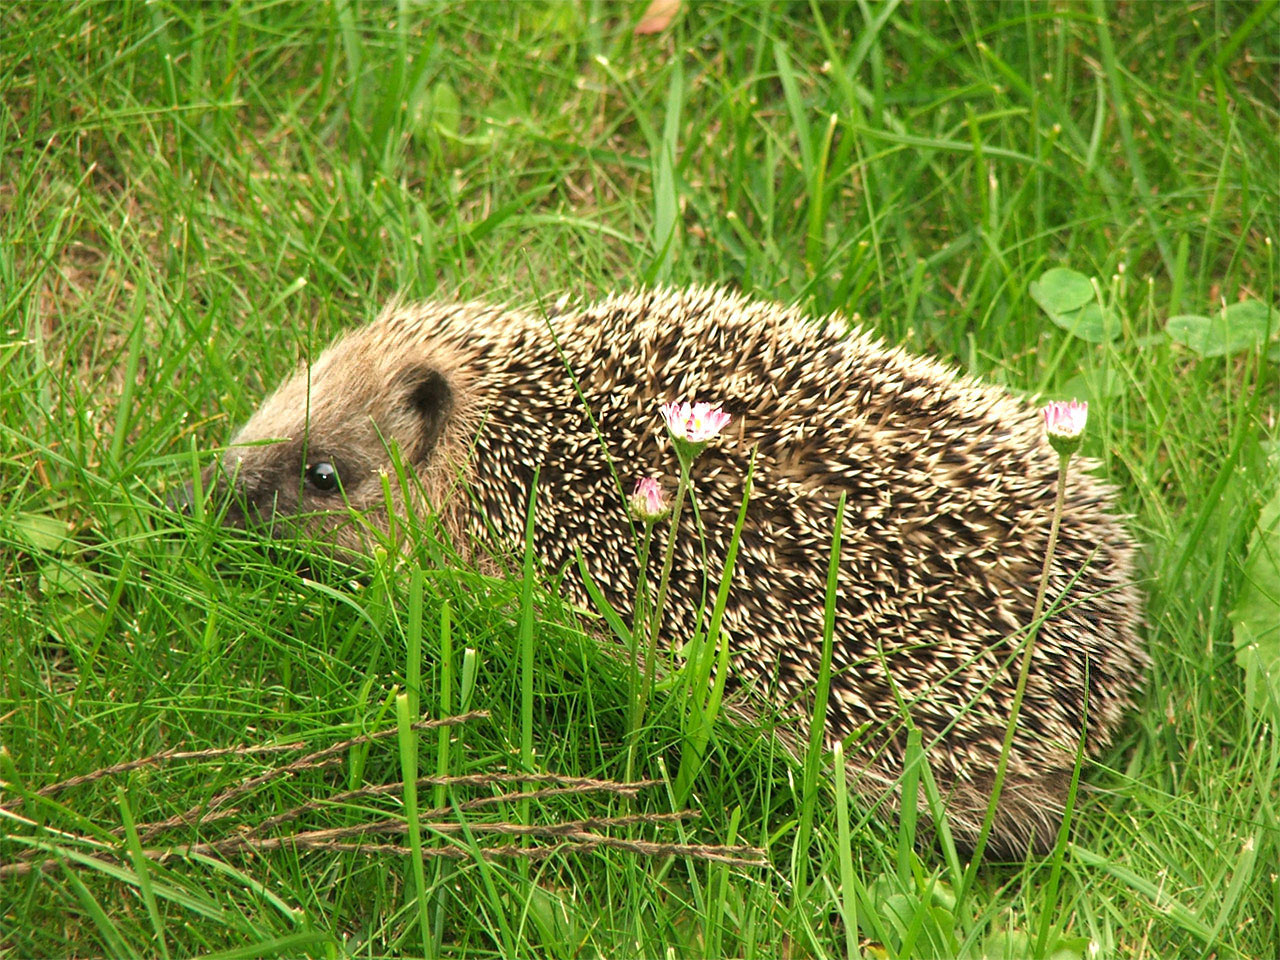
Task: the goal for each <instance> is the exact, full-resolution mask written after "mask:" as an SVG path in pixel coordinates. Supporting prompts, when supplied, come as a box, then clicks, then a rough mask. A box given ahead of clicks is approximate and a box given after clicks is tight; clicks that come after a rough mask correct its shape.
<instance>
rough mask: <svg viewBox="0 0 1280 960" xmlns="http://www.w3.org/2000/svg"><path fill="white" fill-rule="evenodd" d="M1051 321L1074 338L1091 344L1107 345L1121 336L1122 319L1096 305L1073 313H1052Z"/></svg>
mask: <svg viewBox="0 0 1280 960" xmlns="http://www.w3.org/2000/svg"><path fill="white" fill-rule="evenodd" d="M1049 319H1050V320H1052V321H1053V322H1054V323H1056V324H1057V325H1058V326H1060V327H1061V328H1062V329H1063V330H1066V331H1067V332H1068V333H1070V334H1071V335H1072V336H1074V337H1079V338H1080V339H1081V340H1088V341H1089V342H1090V343H1107V342H1108V341H1111V340H1114V339H1115V338H1116V337H1118V336H1120V318H1119V317H1117V316H1116V315H1115V314H1114V313H1111V312H1110V311H1108V310H1103V309H1102V308H1101V307H1100V306H1098V305H1097V304H1096V303H1087V304H1085V305H1084V306H1083V307H1082V308H1081V309H1079V310H1073V311H1072V312H1071V313H1051V314H1049Z"/></svg>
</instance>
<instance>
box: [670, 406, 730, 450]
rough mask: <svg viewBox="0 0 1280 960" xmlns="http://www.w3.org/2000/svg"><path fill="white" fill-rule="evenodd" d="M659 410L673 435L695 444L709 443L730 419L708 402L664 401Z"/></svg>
mask: <svg viewBox="0 0 1280 960" xmlns="http://www.w3.org/2000/svg"><path fill="white" fill-rule="evenodd" d="M661 412H662V419H663V420H664V421H665V422H666V424H667V429H668V430H670V431H671V435H672V436H673V437H675V438H676V439H677V440H683V441H684V442H685V443H690V444H695V445H702V444H707V443H710V442H711V441H712V440H714V439H715V438H716V437H717V436H719V434H720V431H721V430H723V429H724V428H725V426H726V425H728V423H729V421H730V420H731V419H732V417H730V416H729V414H727V413H725V412H724V411H723V410H722V409H720V408H719V407H715V406H712V405H711V404H709V403H680V402H679V401H672V402H671V403H664V404H663V405H662V407H661Z"/></svg>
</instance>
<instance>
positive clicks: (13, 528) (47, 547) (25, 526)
mask: <svg viewBox="0 0 1280 960" xmlns="http://www.w3.org/2000/svg"><path fill="white" fill-rule="evenodd" d="M4 536H5V537H6V538H9V537H12V538H13V539H14V540H17V541H18V542H19V543H21V544H23V545H24V546H27V547H31V548H33V549H36V550H40V551H43V552H45V553H56V552H57V551H58V550H60V549H62V548H63V547H64V546H66V545H67V544H68V543H69V542H70V541H71V537H70V536H68V533H67V524H66V522H65V521H63V520H59V519H58V518H57V517H51V516H49V515H48V514H44V513H18V514H15V515H14V516H12V517H9V519H8V520H7V521H5V522H4Z"/></svg>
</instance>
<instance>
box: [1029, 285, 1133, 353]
mask: <svg viewBox="0 0 1280 960" xmlns="http://www.w3.org/2000/svg"><path fill="white" fill-rule="evenodd" d="M1030 290H1031V298H1032V299H1033V300H1035V302H1036V303H1038V304H1040V308H1041V309H1042V310H1044V312H1045V313H1047V314H1048V315H1049V319H1050V320H1052V321H1053V322H1054V323H1056V324H1057V325H1058V326H1060V327H1061V328H1062V329H1063V330H1066V331H1067V332H1068V333H1070V334H1071V335H1072V336H1075V337H1079V338H1080V339H1081V340H1088V341H1089V342H1090V343H1106V342H1107V341H1109V340H1114V339H1115V338H1116V337H1118V336H1120V318H1119V317H1117V316H1116V315H1115V314H1113V313H1111V312H1110V311H1107V310H1104V309H1103V308H1102V307H1100V306H1099V305H1098V303H1097V300H1096V299H1095V297H1094V292H1093V284H1092V283H1091V282H1090V280H1089V278H1088V277H1086V276H1085V275H1084V274H1083V273H1077V272H1076V271H1074V270H1068V269H1067V268H1066V267H1054V268H1053V269H1052V270H1046V271H1045V272H1044V274H1043V275H1042V276H1041V277H1040V279H1039V280H1033V281H1032V282H1031V287H1030Z"/></svg>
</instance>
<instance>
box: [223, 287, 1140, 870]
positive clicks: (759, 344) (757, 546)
mask: <svg viewBox="0 0 1280 960" xmlns="http://www.w3.org/2000/svg"><path fill="white" fill-rule="evenodd" d="M679 398H697V399H699V400H706V401H713V402H715V403H717V404H719V405H720V406H722V407H723V408H724V409H725V410H726V411H727V412H728V413H730V414H731V415H732V416H733V418H734V422H733V424H732V426H731V429H730V430H729V431H728V432H727V435H726V436H725V437H722V438H721V439H720V441H719V442H718V443H716V444H714V445H712V446H711V447H710V449H708V450H707V451H706V452H705V453H704V454H703V455H702V456H701V457H700V458H699V460H698V461H697V463H696V464H695V467H694V493H695V496H696V501H697V506H698V509H699V511H700V516H701V520H702V527H703V531H704V537H705V539H704V540H702V541H700V539H699V536H698V533H697V529H696V526H695V520H694V517H693V514H692V511H691V510H690V509H689V508H687V507H686V509H685V510H684V511H683V516H682V517H681V518H680V520H679V530H678V533H677V537H678V539H677V543H676V545H675V553H674V567H673V573H672V577H671V583H672V590H671V596H670V598H669V601H668V608H667V609H668V612H667V615H666V618H665V620H664V624H663V635H664V637H665V638H666V639H667V641H669V642H673V643H674V642H682V641H683V640H684V639H686V638H688V637H689V636H691V635H692V634H693V631H694V630H695V629H696V625H697V622H698V619H699V615H700V614H701V613H702V612H703V603H704V583H705V582H706V581H705V577H706V576H707V575H708V571H710V572H711V575H713V576H714V575H716V574H718V572H719V571H721V570H722V569H723V565H724V560H725V555H726V551H727V550H728V548H729V544H730V539H731V535H732V532H733V528H734V521H735V519H736V516H737V513H738V511H739V509H740V506H741V503H742V499H743V485H744V482H745V478H746V476H747V472H748V468H749V466H750V467H751V469H752V471H753V472H752V478H753V480H752V490H751V496H750V501H749V505H748V509H747V513H746V518H745V521H744V524H743V527H742V531H741V535H740V543H739V553H738V556H737V562H736V569H735V573H734V577H733V586H732V589H731V593H730V597H729V603H728V607H727V608H726V609H725V611H724V617H723V623H724V626H725V628H726V629H727V631H728V635H729V637H730V638H731V644H732V655H731V663H732V667H731V671H732V676H733V683H734V685H735V687H736V688H737V689H738V690H739V691H740V692H741V693H742V694H743V696H745V698H746V699H747V701H748V702H750V701H751V700H753V699H755V700H757V702H761V701H760V700H759V698H764V700H767V701H771V702H772V703H773V704H776V705H777V707H778V708H779V709H780V710H781V711H783V715H785V713H786V712H787V711H790V712H791V713H792V714H793V715H795V716H804V715H806V712H807V711H809V710H811V709H812V704H813V697H814V690H815V686H816V682H817V676H818V672H819V663H820V657H821V647H822V636H823V626H824V603H823V598H824V595H825V591H826V584H827V575H828V564H829V562H830V559H831V558H830V552H831V549H832V542H833V540H832V535H833V528H834V523H835V518H836V510H837V504H838V501H839V500H840V498H841V497H842V496H843V497H844V498H845V512H844V524H843V529H842V539H841V548H840V549H841V553H840V558H839V568H838V584H837V602H836V607H835V624H834V652H833V658H832V675H831V686H830V696H829V703H828V709H827V714H826V726H825V731H824V732H825V738H826V743H827V745H828V746H833V745H834V744H835V743H836V742H837V741H844V742H845V743H846V751H847V756H848V758H849V759H848V766H849V769H848V775H849V782H850V784H851V785H852V786H853V787H854V788H855V789H856V790H857V791H858V792H859V793H860V794H862V795H863V796H864V797H865V798H866V799H867V800H868V801H869V802H873V803H879V802H887V803H888V804H889V806H890V808H893V806H894V805H895V804H896V803H897V800H898V799H899V798H897V797H896V792H897V791H899V790H900V787H899V784H900V781H901V776H902V766H903V758H904V750H905V744H906V739H907V729H908V720H907V716H904V711H905V713H906V714H907V715H908V716H909V718H910V724H911V725H914V727H916V728H917V729H919V730H920V732H921V737H922V742H923V744H924V746H925V749H926V756H927V758H928V761H929V764H930V767H931V769H932V771H933V774H934V778H935V780H936V782H937V784H938V787H939V790H940V792H941V793H942V795H943V797H944V799H945V808H946V816H947V820H948V825H949V827H950V830H951V833H952V836H953V838H954V840H955V842H956V843H957V845H959V846H960V847H961V848H964V849H972V846H973V844H974V842H975V841H976V838H977V835H978V833H979V829H980V825H981V823H982V820H983V817H984V815H985V814H986V811H987V806H988V802H989V798H990V794H991V791H992V787H993V780H994V777H995V771H996V769H997V765H998V761H999V757H1000V754H1001V748H1002V743H1003V739H1004V736H1005V732H1006V729H1007V726H1008V723H1009V717H1010V706H1011V703H1012V701H1013V698H1014V690H1015V686H1016V682H1017V675H1018V668H1019V660H1020V654H1019V651H1020V649H1021V643H1022V641H1023V639H1024V638H1025V636H1026V634H1025V631H1026V629H1027V627H1028V624H1029V623H1030V621H1031V617H1032V611H1033V605H1034V598H1035V593H1036V588H1037V585H1038V581H1039V577H1040V573H1041V567H1042V564H1043V561H1044V555H1045V552H1046V548H1047V543H1048V538H1049V529H1050V524H1051V520H1052V505H1053V501H1054V497H1055V489H1056V486H1055V485H1056V483H1057V473H1058V457H1057V454H1056V453H1055V452H1054V450H1053V449H1052V448H1051V447H1050V446H1049V444H1048V443H1047V442H1046V440H1045V438H1044V436H1043V430H1042V427H1041V423H1040V419H1039V416H1038V413H1037V411H1036V410H1034V409H1033V408H1032V407H1031V406H1029V405H1028V404H1026V403H1025V402H1023V401H1021V400H1018V399H1015V398H1014V397H1012V396H1011V395H1009V394H1008V393H1007V392H1005V391H1004V390H1001V389H998V388H995V387H992V386H988V385H984V384H982V383H980V382H978V381H977V380H975V379H972V378H970V377H968V376H965V375H963V374H960V373H958V372H957V371H955V370H953V369H951V368H949V367H947V366H946V365H944V364H942V363H939V362H936V361H933V360H929V359H922V358H919V357H916V356H913V355H910V354H908V353H906V352H904V351H902V350H901V349H898V348H894V347H891V346H887V345H885V344H884V343H883V342H881V341H879V340H877V339H875V338H873V337H872V336H870V335H868V334H866V333H864V332H862V331H860V330H857V329H853V328H852V327H851V325H850V324H849V323H847V322H846V321H845V320H844V319H842V318H841V317H840V316H838V315H832V316H828V317H826V318H823V319H820V320H814V319H812V318H810V317H808V316H806V315H805V314H804V313H803V312H802V311H801V310H799V309H797V308H791V307H784V306H780V305H777V304H774V303H769V302H763V301H761V300H757V299H752V298H748V297H744V296H742V295H739V294H734V293H730V292H726V291H724V290H719V289H707V288H693V289H684V290H669V289H660V290H652V289H650V290H641V291H637V292H632V293H627V294H618V295H612V296H609V297H608V298H606V299H604V300H602V301H600V302H597V303H594V304H591V305H586V306H580V305H579V306H572V307H569V306H563V308H562V309H559V311H558V312H554V313H553V314H552V315H548V314H547V313H546V312H542V311H536V310H521V309H512V308H508V307H502V306H492V305H487V304H484V303H475V302H456V303H451V302H436V303H423V304H409V303H404V302H399V301H397V302H393V303H392V304H391V305H389V306H388V307H386V308H385V309H384V310H383V312H382V313H381V314H380V315H379V316H377V318H376V319H375V320H373V321H372V323H370V324H368V325H367V326H364V327H362V328H358V329H355V330H354V331H351V332H348V333H346V334H345V335H342V336H340V337H339V338H338V339H337V340H336V341H335V342H334V343H333V344H332V345H331V346H329V347H328V348H327V349H325V350H324V351H323V352H322V353H321V354H320V356H319V358H318V359H316V360H315V362H314V363H313V364H311V365H310V366H309V367H307V366H304V367H302V368H300V369H299V370H297V371H296V372H295V373H294V374H293V375H292V376H290V377H289V378H288V379H286V380H285V381H284V382H283V383H282V384H281V385H280V386H279V387H278V388H277V389H276V390H275V392H274V393H272V394H271V395H270V396H269V397H268V398H267V399H266V400H265V401H264V402H263V404H262V405H261V407H260V408H259V409H258V410H257V412H255V413H254V414H253V415H252V416H251V417H250V419H249V420H248V422H247V423H245V425H244V426H243V428H242V429H240V431H239V432H238V433H237V434H236V435H235V437H234V439H233V440H232V441H231V443H230V445H229V447H228V448H227V449H226V451H225V452H224V453H223V454H222V455H221V457H220V459H219V461H218V463H217V464H216V465H215V468H214V470H215V484H214V485H215V486H221V487H222V488H223V489H224V490H229V491H233V492H234V494H235V498H234V503H233V505H232V506H231V507H230V508H229V509H228V512H227V519H228V520H229V522H232V523H237V524H244V523H262V522H270V523H271V524H272V526H273V527H277V528H278V527H280V526H281V525H282V524H281V523H280V521H292V524H293V526H292V527H290V528H293V527H296V526H302V527H304V528H305V529H306V530H307V531H308V532H309V534H311V535H314V536H315V537H317V538H318V539H319V540H320V541H323V542H327V543H329V544H331V545H332V547H333V548H334V549H335V550H338V551H349V552H353V553H357V554H359V553H367V552H368V551H369V550H370V549H371V548H370V537H369V531H370V530H371V529H374V530H376V529H379V528H381V529H382V530H384V531H385V530H386V529H387V528H388V524H389V523H390V521H391V517H392V516H393V515H394V514H396V513H399V512H401V511H406V510H413V509H421V508H423V507H429V508H430V509H431V510H433V511H435V514H436V515H437V516H439V517H440V518H442V519H443V520H444V522H445V524H446V526H447V528H448V529H449V530H450V531H451V532H452V533H453V534H454V536H455V538H456V542H458V543H474V544H480V543H487V544H493V543H495V542H496V543H497V544H498V545H499V548H500V549H508V550H516V549H520V548H521V547H522V545H523V543H524V537H525V522H526V515H527V514H526V512H527V509H528V504H529V497H530V491H531V488H532V487H533V486H534V477H535V473H536V476H537V483H536V529H535V533H534V545H535V549H536V551H537V553H538V555H539V557H540V559H541V561H542V563H543V564H544V565H545V569H548V570H565V569H566V568H567V570H568V575H566V576H565V577H563V579H562V581H561V582H562V584H563V590H564V591H565V592H566V594H567V599H569V600H570V601H571V602H573V603H575V604H577V605H579V606H581V607H584V608H588V609H589V608H590V607H591V606H592V601H591V598H590V597H589V595H588V592H587V589H586V586H585V584H584V583H583V582H582V580H581V579H580V577H579V574H578V570H579V568H578V565H577V560H576V557H577V556H578V555H579V554H580V555H581V557H582V558H584V560H585V565H586V567H587V569H588V571H589V574H590V576H591V577H592V578H593V579H594V583H595V584H596V585H597V586H598V587H599V589H600V590H601V592H602V593H603V594H604V596H605V598H606V599H607V600H608V601H609V602H610V603H611V604H612V605H613V606H614V607H615V608H617V609H629V608H630V605H631V603H633V602H634V597H635V591H636V582H637V548H636V537H635V536H634V527H633V526H632V521H631V520H630V519H629V517H628V511H627V501H628V497H627V494H628V491H629V490H630V488H631V485H632V484H634V483H635V482H636V479H637V478H639V477H641V476H651V475H654V474H655V473H657V474H658V475H665V476H666V478H667V484H668V489H670V486H671V483H672V482H673V478H674V477H675V476H676V474H677V471H678V467H677V463H676V457H675V455H674V452H673V451H672V450H671V448H670V446H669V441H668V440H667V438H666V437H665V436H664V434H663V431H662V430H661V429H659V428H658V424H659V419H658V410H659V406H660V404H661V403H662V402H663V401H667V400H672V399H679ZM267 440H272V441H274V442H270V443H265V442H263V441H267ZM753 458H754V462H753ZM1081 463H1082V461H1080V460H1076V461H1074V462H1073V469H1072V471H1071V474H1070V477H1069V479H1068V481H1067V488H1066V502H1065V503H1066V506H1065V511H1064V515H1063V517H1062V521H1061V531H1060V536H1059V541H1058V545H1057V549H1056V552H1055V555H1054V560H1053V564H1052V568H1051V570H1050V577H1049V588H1048V597H1049V599H1050V601H1054V602H1053V603H1052V605H1051V606H1050V613H1049V616H1048V617H1047V619H1046V620H1045V621H1044V622H1043V624H1042V626H1041V627H1040V629H1039V632H1038V634H1037V636H1036V638H1035V643H1034V647H1033V656H1032V660H1031V667H1030V675H1029V680H1028V684H1027V689H1026V694H1025V699H1024V701H1023V706H1022V710H1021V713H1020V715H1019V721H1018V725H1017V732H1016V736H1015V738H1014V740H1013V745H1012V750H1011V752H1010V755H1009V760H1008V769H1007V776H1006V780H1005V782H1004V785H1003V790H1002V792H1001V795H1000V798H999V805H998V808H997V811H996V816H995V820H994V824H993V828H992V831H991V837H990V842H989V846H988V850H989V851H991V852H992V853H993V854H998V855H1003V856H1005V857H1022V856H1025V855H1026V854H1027V852H1028V851H1032V852H1043V851H1044V850H1046V849H1047V847H1048V845H1050V844H1051V843H1052V842H1053V840H1054V838H1055V836H1056V832H1057V830H1058V828H1059V826H1060V823H1061V821H1062V817H1063V814H1064V807H1065V802H1066V796H1067V792H1068V786H1069V783H1070V780H1071V774H1072V770H1073V768H1074V766H1075V763H1076V757H1077V753H1078V749H1079V747H1080V745H1081V738H1082V737H1083V739H1084V744H1083V750H1084V754H1085V755H1086V756H1088V757H1097V756H1098V755H1099V754H1100V753H1102V752H1103V751H1104V750H1105V749H1106V748H1107V747H1108V746H1109V745H1110V744H1111V743H1112V741H1113V738H1114V736H1115V733H1116V731H1117V729H1118V727H1119V725H1120V724H1121V721H1122V718H1123V716H1124V714H1125V711H1126V709H1127V708H1128V707H1129V706H1130V705H1131V700H1132V697H1133V694H1134V692H1135V691H1136V689H1137V688H1138V686H1139V684H1140V683H1141V681H1142V678H1143V674H1144V671H1145V668H1146V665H1147V656H1146V654H1145V652H1144V650H1143V648H1142V645H1141V643H1140V641H1139V638H1138V627H1139V621H1140V617H1141V609H1140V607H1141V605H1140V599H1139V597H1138V594H1137V591H1136V589H1135V586H1134V584H1133V572H1132V571H1133V559H1134V550H1135V547H1134V543H1133V541H1132V539H1131V537H1130V536H1129V534H1128V533H1127V532H1126V529H1125V526H1124V523H1123V518H1122V517H1120V516H1119V515H1118V514H1117V513H1116V512H1115V510H1114V508H1113V500H1114V492H1113V490H1112V489H1111V488H1110V487H1109V486H1108V485H1107V484H1105V483H1104V482H1102V481H1100V480H1098V479H1095V478H1094V477H1093V476H1091V475H1089V474H1088V473H1086V472H1085V470H1083V469H1081V466H1080V465H1081ZM1083 464H1084V466H1085V467H1088V466H1091V464H1089V462H1088V461H1083ZM397 466H398V468H399V469H400V470H402V471H405V472H407V473H409V474H411V475H412V478H413V482H412V483H407V484H406V483H396V482H394V480H393V482H392V483H391V484H390V485H389V486H390V488H391V497H390V500H388V497H387V496H386V493H385V491H386V489H387V486H388V485H387V484H384V483H383V480H382V476H383V475H384V472H385V473H388V474H389V473H392V471H393V469H395V468H396V467H397ZM353 517H354V518H357V519H358V522H357V521H356V520H353ZM284 525H285V526H286V527H289V526H290V525H289V524H284ZM663 526H664V525H662V524H659V525H658V528H657V530H656V531H655V538H656V539H655V546H654V550H653V554H652V555H654V556H661V553H660V552H659V551H660V550H661V549H662V547H663V545H664V543H665V533H664V531H663V530H662V527H663ZM704 551H705V552H704Z"/></svg>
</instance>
